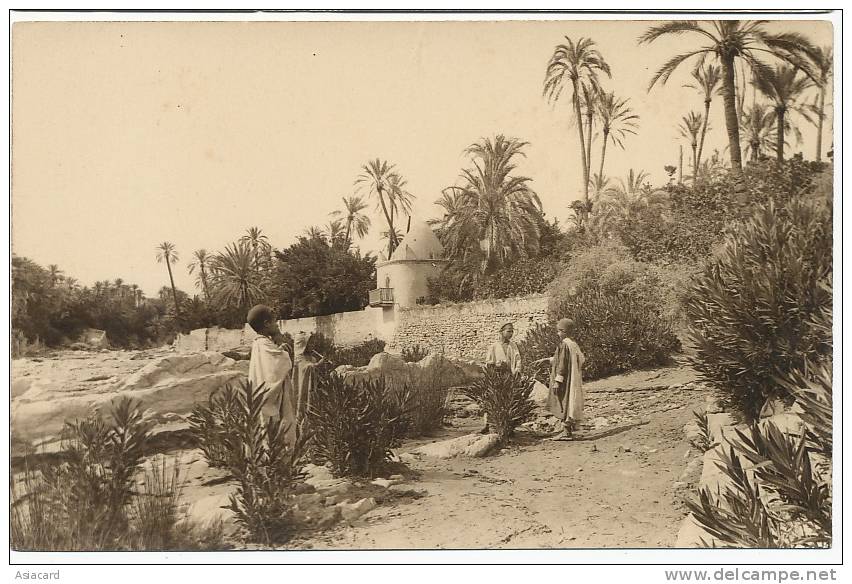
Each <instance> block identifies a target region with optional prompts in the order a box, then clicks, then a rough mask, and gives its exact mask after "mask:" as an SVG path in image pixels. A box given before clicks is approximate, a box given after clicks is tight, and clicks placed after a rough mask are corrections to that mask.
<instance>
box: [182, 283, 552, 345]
mask: <svg viewBox="0 0 852 584" xmlns="http://www.w3.org/2000/svg"><path fill="white" fill-rule="evenodd" d="M546 316H547V296H545V295H533V296H524V297H519V298H505V299H502V300H480V301H477V302H465V303H459V304H443V305H442V304H439V305H437V306H417V307H412V308H401V307H396V308H395V309H391V308H369V307H368V308H365V309H364V310H359V311H356V312H341V313H338V314H330V315H328V316H316V317H309V318H295V319H291V320H280V321H278V326H279V328H280V329H281V332H285V333H290V335H292V336H294V337H295V336H296V334H297V333H299V332H300V331H304V332H306V333H316V332H319V333H322V334H323V335H325V336H326V337H328V338H330V339H331V340H332V341H333V342H334V343H335V344H336V345H340V346H352V345H357V344H359V343H362V342H364V341H366V340H368V339H370V338H376V339H381V340H383V341H385V342H386V343H387V347H386V350H387V351H388V352H389V353H397V354H398V353H400V352H402V349H403V348H406V347H413V346H415V345H420V346H421V347H423V348H426V349H429V350H430V351H431V352H433V353H438V352H442V353H443V354H444V355H446V356H448V357H459V358H463V359H470V360H475V361H481V360H482V359H483V358H484V356H485V350H486V349H487V348H488V345H489V344H491V343H493V342H494V341H495V340H496V339H497V337H498V334H499V329H500V327H501V326H502V325H503V324H504V323H506V322H511V323H512V324H513V325H514V327H515V340H516V341H521V340H523V338H524V335H525V334H526V332H527V331H528V330H529V329H530V328H532V327H533V326H535V325H536V324H537V323H540V322H545V320H546ZM254 338H255V333H254V331H253V330H252V329H251V327H249V326H248V325H246V326H245V327H244V328H243V329H233V330H230V329H222V328H218V327H213V328H209V329H197V330H194V331H192V332H190V333H189V334H186V335H178V338H177V340H176V341H175V349H176V351H177V352H178V353H195V352H199V351H220V352H221V351H228V350H232V349H236V348H238V347H241V346H247V345H250V344H251V342H252V340H253V339H254Z"/></svg>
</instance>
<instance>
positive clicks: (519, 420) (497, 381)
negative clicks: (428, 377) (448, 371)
mask: <svg viewBox="0 0 852 584" xmlns="http://www.w3.org/2000/svg"><path fill="white" fill-rule="evenodd" d="M534 384H535V378H533V377H528V376H527V375H524V374H523V373H512V372H511V371H510V370H509V368H508V367H505V366H494V365H488V366H486V367H484V368H483V374H482V377H480V378H479V379H476V380H475V381H474V382H473V383H472V384H471V385H470V386H468V387H466V388H465V389H464V393H465V395H467V396H468V397H469V398H470V399H472V400H473V401H474V402H476V404H477V405H478V406H479V407H480V408H481V409H482V411H484V412H485V413H486V414H487V415H488V424H489V425H490V426H491V427H492V428H493V431H494V432H495V433H496V434H497V436H498V438H499V440H500V441H501V442H503V441H505V440H506V439H507V438H508V437H509V436H510V435H511V434H512V432H514V430H515V428H517V427H518V426H519V425H520V424H523V423H524V422H527V421H529V420H530V419H531V418H532V415H533V412H534V410H535V404H534V403H533V401H532V400H531V399H530V394H532V390H533V385H534Z"/></svg>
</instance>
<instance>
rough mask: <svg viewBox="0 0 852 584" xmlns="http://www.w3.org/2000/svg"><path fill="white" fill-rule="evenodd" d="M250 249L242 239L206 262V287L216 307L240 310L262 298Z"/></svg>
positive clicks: (261, 290)
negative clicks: (208, 277)
mask: <svg viewBox="0 0 852 584" xmlns="http://www.w3.org/2000/svg"><path fill="white" fill-rule="evenodd" d="M254 262H255V256H254V250H253V249H252V248H251V246H250V244H249V243H248V242H245V241H238V242H237V243H232V244H230V245H229V246H226V247H225V250H224V251H222V252H219V253H217V254H216V255H215V256H214V257H213V258H212V259H211V261H210V289H211V291H212V299H213V302H214V304H215V305H216V306H218V307H219V308H230V309H233V308H238V309H239V310H240V311H241V312H243V313H244V312H245V311H247V310H248V309H249V308H250V307H251V306H253V305H255V304H257V303H259V302H260V301H261V300H263V296H264V292H263V288H262V286H261V282H260V277H259V276H258V274H257V271H256V270H255V268H254Z"/></svg>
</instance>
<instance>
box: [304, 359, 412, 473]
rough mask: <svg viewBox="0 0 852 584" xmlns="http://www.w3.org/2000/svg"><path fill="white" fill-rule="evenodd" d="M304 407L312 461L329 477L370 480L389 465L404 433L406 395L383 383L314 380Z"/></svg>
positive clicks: (332, 376)
mask: <svg viewBox="0 0 852 584" xmlns="http://www.w3.org/2000/svg"><path fill="white" fill-rule="evenodd" d="M314 396H315V398H312V399H311V403H310V405H309V407H308V427H310V428H311V431H312V434H311V441H310V447H311V452H312V455H313V457H314V459H315V461H316V462H317V463H319V464H325V463H330V465H331V471H332V473H333V474H334V475H335V476H365V477H373V476H376V475H377V474H378V473H380V472H382V470H383V469H384V468H385V466H386V464H387V463H388V462H389V461H390V460H391V457H392V454H393V451H392V449H393V448H396V447H397V446H399V445H400V444H401V441H402V438H403V437H404V436H405V434H406V432H407V431H408V422H409V412H410V409H411V407H412V406H411V401H412V394H411V391H410V390H409V389H408V387H403V388H401V389H391V388H389V387H387V386H386V383H385V380H384V378H381V379H378V380H365V381H358V382H354V383H351V384H347V383H345V382H344V378H343V377H342V376H341V375H338V374H337V373H335V372H330V373H325V374H322V375H320V376H319V381H318V383H317V387H316V390H315V392H314Z"/></svg>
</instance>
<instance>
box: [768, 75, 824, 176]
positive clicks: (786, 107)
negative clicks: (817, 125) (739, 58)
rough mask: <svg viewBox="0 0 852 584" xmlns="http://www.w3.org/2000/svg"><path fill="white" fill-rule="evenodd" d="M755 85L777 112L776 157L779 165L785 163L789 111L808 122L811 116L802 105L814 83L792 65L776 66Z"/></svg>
mask: <svg viewBox="0 0 852 584" xmlns="http://www.w3.org/2000/svg"><path fill="white" fill-rule="evenodd" d="M754 84H755V86H756V87H757V89H758V90H759V91H760V92H761V93H762V94H763V95H765V96H766V97H767V98H769V99H770V100H771V101H772V103H773V107H774V110H775V116H776V118H777V119H776V121H775V155H776V158H777V160H778V162H779V163H781V162H784V130H785V128H786V127H787V126H788V125H789V124H788V123H787V122H788V120H787V119H786V116H787V112H788V111H795V112H798V113H799V115H801V116H802V117H804V118H805V119H806V120H809V119H810V116H809V114H808V112H807V110H806V109H805V106H804V104H802V103H801V100H802V98H803V97H804V93H805V91H807V90H808V89H810V88H811V87H812V85H813V82H812V81H811V79H810V78H809V77H807V76H806V75H803V76H801V77H799V69H798V68H797V67H792V66H790V65H781V64H779V65H776V66H775V69H769V70H767V71H764V72H763V73H761V74H760V75H758V76H757V77H756V78H755V80H754Z"/></svg>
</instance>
